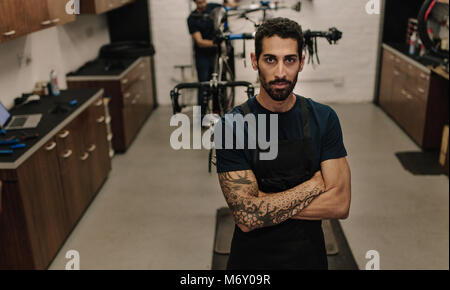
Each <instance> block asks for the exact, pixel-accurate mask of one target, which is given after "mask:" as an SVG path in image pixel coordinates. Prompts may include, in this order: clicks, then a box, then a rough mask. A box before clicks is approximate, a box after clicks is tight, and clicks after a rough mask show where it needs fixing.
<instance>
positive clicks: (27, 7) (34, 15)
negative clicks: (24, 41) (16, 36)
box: [16, 0, 54, 33]
mask: <svg viewBox="0 0 450 290" xmlns="http://www.w3.org/2000/svg"><path fill="white" fill-rule="evenodd" d="M16 2H17V4H16V5H19V7H20V8H21V9H22V19H24V21H25V23H26V26H27V33H31V32H34V31H38V30H41V29H45V28H48V27H52V26H53V25H54V23H53V22H52V20H51V19H50V15H49V11H48V6H47V1H46V0H17V1H16Z"/></svg>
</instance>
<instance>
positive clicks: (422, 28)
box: [417, 0, 449, 72]
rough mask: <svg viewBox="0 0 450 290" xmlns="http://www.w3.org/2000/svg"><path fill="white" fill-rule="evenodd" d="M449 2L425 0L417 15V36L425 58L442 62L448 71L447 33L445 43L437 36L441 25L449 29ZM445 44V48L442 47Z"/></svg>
mask: <svg viewBox="0 0 450 290" xmlns="http://www.w3.org/2000/svg"><path fill="white" fill-rule="evenodd" d="M448 12H449V4H448V3H443V2H440V1H437V0H425V1H424V2H423V4H422V6H421V8H420V11H419V14H418V16H417V21H418V32H419V37H420V39H421V41H422V43H423V45H424V47H425V49H426V52H427V53H426V55H425V58H430V59H433V58H434V59H435V60H436V61H437V62H439V63H442V64H443V65H444V66H445V68H446V71H447V72H448V60H449V50H448V34H447V44H446V45H443V43H442V41H443V39H440V38H439V32H440V30H441V29H442V27H443V26H445V27H446V29H447V31H448V29H449V16H448ZM444 46H446V49H444V48H443V47H444Z"/></svg>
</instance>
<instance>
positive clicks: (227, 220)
mask: <svg viewBox="0 0 450 290" xmlns="http://www.w3.org/2000/svg"><path fill="white" fill-rule="evenodd" d="M322 228H323V231H324V235H325V244H326V248H327V256H328V269H330V270H357V269H358V266H357V264H356V261H355V259H354V257H353V254H352V252H351V250H350V247H349V246H348V243H347V240H346V238H345V235H344V233H343V231H342V228H341V225H340V223H339V221H338V220H326V221H323V223H322ZM233 231H234V222H233V218H232V216H231V212H230V210H229V209H228V208H227V207H222V208H219V209H218V210H217V213H216V231H215V238H214V251H213V260H212V265H211V269H212V270H225V269H226V265H227V261H228V254H229V251H230V245H231V238H232V236H233Z"/></svg>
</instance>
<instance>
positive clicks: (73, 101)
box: [69, 100, 78, 107]
mask: <svg viewBox="0 0 450 290" xmlns="http://www.w3.org/2000/svg"><path fill="white" fill-rule="evenodd" d="M76 104H78V101H77V100H72V101H70V102H69V106H71V107H73V106H75V105H76Z"/></svg>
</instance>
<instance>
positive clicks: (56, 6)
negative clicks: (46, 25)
mask: <svg viewBox="0 0 450 290" xmlns="http://www.w3.org/2000/svg"><path fill="white" fill-rule="evenodd" d="M67 2H68V1H63V0H47V6H48V13H49V17H50V21H51V22H52V24H55V25H59V24H64V23H67V22H71V21H75V19H76V16H75V15H74V14H73V15H72V14H68V13H66V4H67Z"/></svg>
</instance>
